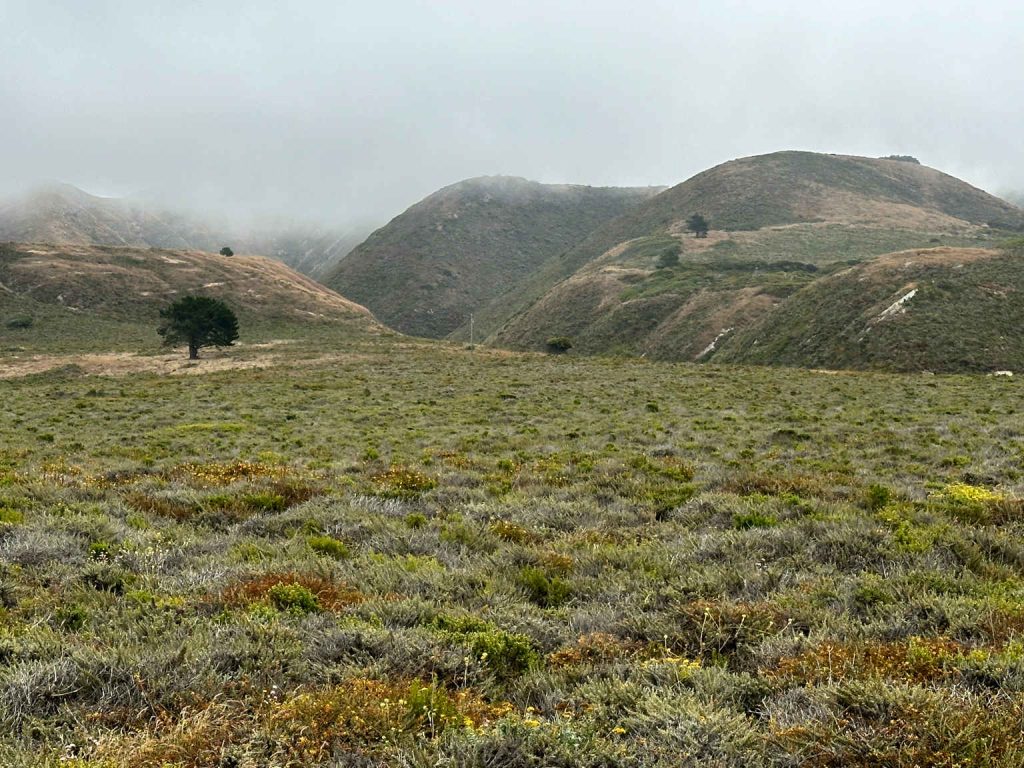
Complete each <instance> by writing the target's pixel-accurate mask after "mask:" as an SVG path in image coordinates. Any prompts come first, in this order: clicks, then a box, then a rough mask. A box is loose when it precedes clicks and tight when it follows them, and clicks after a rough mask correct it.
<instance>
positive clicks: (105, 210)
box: [0, 183, 369, 277]
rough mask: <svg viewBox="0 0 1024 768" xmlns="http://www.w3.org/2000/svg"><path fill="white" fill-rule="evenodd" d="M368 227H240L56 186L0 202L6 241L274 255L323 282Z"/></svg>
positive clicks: (0, 230)
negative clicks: (324, 275) (323, 276)
mask: <svg viewBox="0 0 1024 768" xmlns="http://www.w3.org/2000/svg"><path fill="white" fill-rule="evenodd" d="M368 232H369V227H354V228H349V229H343V230H332V229H328V228H324V227H312V226H296V225H286V226H278V227H273V226H267V227H259V228H248V229H244V230H243V229H241V228H239V227H237V226H232V225H226V224H219V223H216V222H213V221H208V220H204V219H203V218H201V217H199V216H194V215H188V214H184V213H178V212H173V211H169V210H165V209H163V208H161V207H159V206H155V205H153V204H151V203H147V202H144V201H140V200H133V199H130V198H125V199H122V198H107V197H98V196H95V195H90V194H89V193H87V192H84V191H83V190H81V189H78V188H77V187H75V186H72V185H70V184H61V183H54V184H49V185H46V186H43V187H40V188H38V189H35V190H33V191H31V192H29V193H27V194H25V195H22V196H21V197H18V198H15V199H12V200H8V201H6V202H2V203H0V242H30V243H53V244H71V245H124V246H134V247H144V246H149V247H153V248H180V249H195V250H202V251H212V252H217V251H219V250H220V249H221V248H222V247H224V246H228V247H230V248H232V249H233V250H234V251H235V252H236V253H239V254H244V253H250V254H258V255H265V256H271V257H272V258H276V259H278V260H280V261H283V262H284V263H285V264H288V265H289V266H291V267H293V268H295V269H297V270H299V271H300V272H302V273H304V274H307V275H310V276H313V277H316V276H318V275H319V274H321V273H322V272H323V271H324V270H326V269H327V268H329V266H330V265H331V264H333V262H335V261H337V260H339V259H341V258H342V257H343V256H344V255H345V254H346V253H348V251H349V250H351V249H352V248H353V247H355V246H356V245H357V244H358V243H359V242H360V241H361V240H362V239H363V238H364V237H365V236H366V234H367V233H368Z"/></svg>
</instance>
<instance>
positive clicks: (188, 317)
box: [157, 296, 238, 360]
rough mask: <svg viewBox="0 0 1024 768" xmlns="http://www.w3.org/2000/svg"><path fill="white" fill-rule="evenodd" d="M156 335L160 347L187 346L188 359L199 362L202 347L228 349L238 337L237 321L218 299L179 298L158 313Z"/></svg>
mask: <svg viewBox="0 0 1024 768" xmlns="http://www.w3.org/2000/svg"><path fill="white" fill-rule="evenodd" d="M160 317H162V318H163V323H162V324H161V325H160V327H159V328H158V329H157V333H159V334H160V335H161V336H163V337H164V344H188V359H189V360H197V359H199V350H200V349H201V348H203V347H211V346H212V347H230V346H231V344H232V343H233V342H234V341H235V339H237V338H238V318H237V317H235V313H234V312H232V311H231V308H230V307H228V305H227V304H225V303H224V302H223V301H221V300H220V299H212V298H210V297H209V296H183V297H182V298H180V299H178V300H177V301H176V302H174V303H173V304H171V306H169V307H167V308H166V309H161V310H160Z"/></svg>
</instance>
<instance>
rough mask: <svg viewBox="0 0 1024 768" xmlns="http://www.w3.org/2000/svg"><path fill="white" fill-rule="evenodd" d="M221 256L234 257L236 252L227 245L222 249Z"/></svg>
mask: <svg viewBox="0 0 1024 768" xmlns="http://www.w3.org/2000/svg"><path fill="white" fill-rule="evenodd" d="M220 255H221V256H234V255H235V252H234V251H232V250H231V249H230V248H228V247H227V246H226V245H225V246H224V247H223V248H221V249H220Z"/></svg>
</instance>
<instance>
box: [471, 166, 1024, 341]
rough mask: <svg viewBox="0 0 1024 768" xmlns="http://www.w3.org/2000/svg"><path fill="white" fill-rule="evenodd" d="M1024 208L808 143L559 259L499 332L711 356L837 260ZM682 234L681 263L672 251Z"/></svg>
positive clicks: (654, 204) (970, 231) (1015, 216)
mask: <svg viewBox="0 0 1024 768" xmlns="http://www.w3.org/2000/svg"><path fill="white" fill-rule="evenodd" d="M693 213H701V214H702V215H704V216H705V217H706V218H707V219H708V220H709V222H710V224H711V228H712V231H711V232H710V233H709V236H708V237H707V238H703V239H698V238H694V237H693V236H692V234H690V233H688V232H687V231H686V226H685V220H686V218H687V217H688V216H690V215H692V214H693ZM1021 216H1022V214H1021V212H1020V211H1019V209H1017V208H1015V207H1014V206H1012V205H1010V204H1008V203H1006V202H1004V201H1002V200H999V199H998V198H995V197H992V196H991V195H988V194H986V193H984V192H982V191H980V190H977V189H975V188H974V187H971V186H970V185H968V184H966V183H964V182H961V181H959V180H957V179H954V178H953V177H950V176H947V175H945V174H942V173H940V172H938V171H935V170H933V169H930V168H926V167H924V166H921V165H917V164H915V163H911V162H905V161H897V160H877V159H870V158H855V157H846V156H837V155H815V154H812V153H805V152H781V153H776V154H773V155H765V156H760V157H754V158H746V159H744V160H737V161H733V162H730V163H725V164H724V165H721V166H718V167H716V168H713V169H711V170H709V171H706V172H704V173H701V174H698V175H697V176H695V177H693V178H692V179H690V180H689V181H687V182H684V183H683V184H681V185H679V186H677V187H673V188H672V189H670V190H667V191H666V192H663V193H662V194H660V195H658V196H656V197H655V198H652V199H651V200H649V201H648V202H646V203H644V204H643V205H641V206H639V207H638V208H637V209H636V210H634V211H632V212H630V213H628V214H626V215H624V216H622V217H619V218H618V219H616V220H615V221H613V222H610V223H609V224H607V225H605V226H604V227H602V228H600V229H598V230H596V231H595V232H594V233H592V234H591V235H590V237H588V238H587V239H586V240H585V241H583V242H582V243H581V244H580V245H578V246H577V247H576V248H574V249H572V250H570V251H569V252H568V253H567V254H565V255H564V256H563V257H562V258H559V259H556V260H551V261H549V262H548V264H546V265H544V267H543V268H542V270H541V271H539V272H538V273H537V275H536V276H535V278H534V283H533V284H532V285H530V286H529V287H528V289H526V290H521V292H520V295H519V296H517V297H516V300H518V301H519V306H517V307H514V306H513V304H514V301H512V300H510V301H508V302H507V303H506V305H505V309H506V310H510V312H509V319H508V320H507V321H506V322H505V323H504V324H503V325H502V327H501V328H500V329H499V330H498V331H497V332H496V333H495V334H493V335H492V336H491V338H490V339H489V341H491V342H492V343H494V344H496V345H498V346H506V347H511V348H519V349H543V348H544V347H545V343H546V340H547V339H548V338H551V337H554V336H567V337H569V338H570V339H571V340H572V341H573V349H574V350H575V351H576V352H577V353H584V354H603V353H623V354H638V355H645V356H648V357H655V358H660V359H670V360H696V359H707V358H708V357H710V356H711V354H712V353H713V352H714V351H715V349H716V348H718V344H719V343H721V342H722V341H723V340H724V339H726V338H727V337H729V336H731V335H736V334H738V333H740V332H741V331H742V330H743V329H745V328H748V327H751V326H752V325H753V324H756V323H757V322H760V321H761V319H763V318H764V317H765V316H767V315H769V314H770V313H772V312H773V311H774V309H775V308H776V307H779V306H780V305H781V304H782V303H783V302H784V301H785V300H786V299H787V298H788V297H789V296H790V295H791V294H793V293H794V292H796V291H798V290H800V289H802V288H804V287H805V286H807V285H810V284H812V283H814V282H815V281H816V280H818V279H820V278H822V277H824V276H827V275H829V274H831V273H832V272H835V271H838V270H842V269H845V268H846V267H848V266H850V265H851V264H853V263H857V262H860V261H863V260H866V259H870V258H873V257H876V256H879V255H882V254H886V253H891V252H893V251H900V250H906V249H910V248H928V247H938V246H949V247H989V246H991V245H992V244H993V243H995V242H998V241H999V240H1000V239H1002V238H1004V237H1006V235H1007V232H1008V231H1009V230H1000V229H996V228H995V226H994V225H995V224H998V225H999V226H1000V227H1010V228H1014V227H1018V226H1020V224H1021V221H1022V219H1021ZM670 247H674V248H676V249H677V250H679V251H680V255H679V263H678V264H676V265H669V266H666V265H662V264H660V263H659V258H660V255H661V254H662V252H664V251H665V250H666V249H667V248H670ZM574 267H575V268H574ZM542 280H547V281H548V283H549V284H548V286H547V287H546V288H545V287H544V286H543V285H541V282H542ZM528 293H529V294H532V295H530V296H527V295H526V294H528ZM716 340H717V341H716Z"/></svg>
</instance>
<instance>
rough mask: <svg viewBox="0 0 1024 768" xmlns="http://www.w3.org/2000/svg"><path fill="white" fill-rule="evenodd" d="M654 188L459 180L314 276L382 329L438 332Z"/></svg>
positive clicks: (458, 323)
mask: <svg viewBox="0 0 1024 768" xmlns="http://www.w3.org/2000/svg"><path fill="white" fill-rule="evenodd" d="M658 191H659V190H658V189H656V188H642V189H619V188H599V187H584V186H571V185H551V184H540V183H537V182H532V181H527V180H525V179H520V178H510V177H484V178H476V179H468V180H466V181H461V182H459V183H457V184H453V185H451V186H448V187H445V188H444V189H441V190H439V191H438V192H435V193H434V194H432V195H430V196H429V197H427V198H425V199H424V200H422V201H420V202H419V203H417V204H416V205H414V206H412V207H411V208H409V209H408V210H407V211H405V212H404V213H403V214H401V215H400V216H398V217H396V218H395V219H393V220H392V221H391V222H390V223H389V224H388V225H387V226H385V227H382V228H381V229H379V230H377V231H376V232H374V233H373V234H372V235H371V236H370V237H369V238H368V239H367V240H366V241H365V242H364V243H362V244H361V245H360V246H358V247H357V248H356V249H355V250H353V251H352V252H351V253H350V254H349V255H348V256H347V257H346V258H344V259H343V260H342V261H341V262H340V263H339V264H338V265H337V267H336V268H335V269H334V270H333V271H331V272H330V273H329V274H328V275H326V276H325V278H324V282H325V283H326V284H327V285H329V286H331V287H332V288H334V289H336V290H338V291H339V292H341V293H343V294H345V295H346V296H350V297H352V298H353V299H354V300H355V301H358V302H360V303H362V304H365V305H366V306H367V307H369V308H370V309H371V310H372V311H373V313H374V314H375V315H376V316H377V317H379V318H380V319H381V320H382V321H383V322H385V323H386V324H388V325H389V326H391V327H392V328H396V329H397V330H400V331H403V332H405V333H409V334H413V335H418V336H429V337H434V338H442V337H445V336H447V335H449V334H452V333H453V332H456V331H458V330H459V329H460V327H462V326H465V325H466V323H467V321H468V319H469V315H470V314H471V313H473V312H476V311H478V310H480V309H482V308H484V307H485V306H486V305H487V303H488V302H490V301H492V300H494V299H495V298H497V297H498V296H500V295H501V294H502V293H504V292H505V291H507V290H509V289H510V288H512V287H513V286H515V285H517V284H518V283H519V282H520V281H522V280H523V279H525V278H527V277H528V276H530V275H531V274H532V273H533V272H534V271H535V270H536V269H537V268H538V267H539V266H540V265H541V264H543V263H544V262H545V261H546V260H548V259H550V258H552V257H555V256H557V255H558V254H560V253H562V252H563V251H565V250H566V249H567V248H570V247H572V246H573V245H574V244H575V243H577V242H578V241H579V240H580V239H582V238H583V237H585V236H586V235H587V233H588V232H590V231H591V230H592V229H593V228H594V227H596V226H598V225H600V224H602V223H604V222H606V221H608V220H610V219H614V218H615V217H617V216H619V215H621V214H622V213H624V212H626V211H627V210H630V209H631V208H634V207H635V206H637V205H639V204H640V203H642V202H643V201H644V200H646V199H648V198H650V197H651V196H652V195H654V194H656V193H657V192H658ZM494 327H497V324H495V325H494ZM490 330H492V328H491V327H490V326H489V324H488V322H487V321H486V320H484V321H483V322H478V323H477V331H478V332H479V333H486V332H489V331H490Z"/></svg>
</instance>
